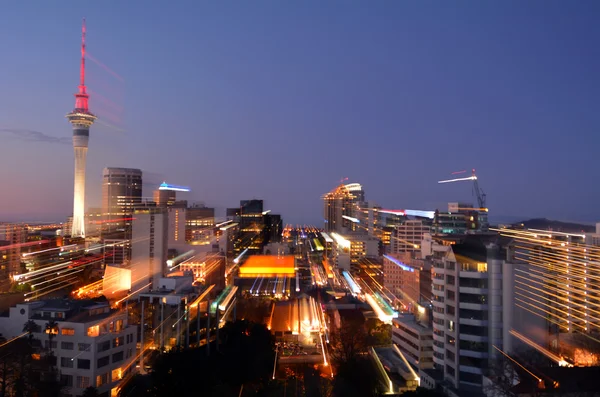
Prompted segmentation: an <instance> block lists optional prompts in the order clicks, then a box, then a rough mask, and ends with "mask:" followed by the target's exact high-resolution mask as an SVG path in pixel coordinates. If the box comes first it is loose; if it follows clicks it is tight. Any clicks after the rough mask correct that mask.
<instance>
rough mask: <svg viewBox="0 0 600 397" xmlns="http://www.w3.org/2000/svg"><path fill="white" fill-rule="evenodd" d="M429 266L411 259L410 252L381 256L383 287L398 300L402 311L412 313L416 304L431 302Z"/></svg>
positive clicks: (421, 261)
mask: <svg viewBox="0 0 600 397" xmlns="http://www.w3.org/2000/svg"><path fill="white" fill-rule="evenodd" d="M431 285H432V279H431V265H430V264H429V263H426V262H425V261H423V260H419V259H413V258H411V253H410V252H405V253H403V254H396V255H383V286H384V288H386V289H387V290H388V291H391V292H392V294H394V296H395V297H396V298H397V299H398V302H395V304H398V305H399V306H400V307H401V309H402V311H404V312H410V313H412V312H413V311H414V310H416V307H417V304H418V303H421V302H429V301H430V300H431Z"/></svg>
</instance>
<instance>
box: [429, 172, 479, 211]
mask: <svg viewBox="0 0 600 397" xmlns="http://www.w3.org/2000/svg"><path fill="white" fill-rule="evenodd" d="M465 172H467V171H457V172H453V173H452V175H457V174H463V173H465ZM460 181H473V192H474V194H475V196H476V197H477V204H478V205H479V208H478V210H480V211H486V212H487V207H486V199H487V196H486V194H485V193H484V192H483V189H481V188H480V187H479V182H478V179H477V175H476V174H475V168H473V170H472V172H471V176H468V177H464V178H454V179H446V180H443V181H438V183H450V182H460Z"/></svg>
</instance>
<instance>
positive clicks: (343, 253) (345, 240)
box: [331, 233, 379, 271]
mask: <svg viewBox="0 0 600 397" xmlns="http://www.w3.org/2000/svg"><path fill="white" fill-rule="evenodd" d="M331 237H332V238H333V241H334V244H333V258H334V261H335V263H336V266H337V267H338V268H339V269H341V270H348V271H349V270H351V269H353V268H354V269H355V268H357V267H358V262H359V261H360V260H361V259H363V258H373V257H377V256H378V255H379V240H378V239H376V238H374V237H371V236H368V235H361V234H348V235H341V234H338V233H331Z"/></svg>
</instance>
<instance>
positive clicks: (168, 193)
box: [153, 189, 177, 207]
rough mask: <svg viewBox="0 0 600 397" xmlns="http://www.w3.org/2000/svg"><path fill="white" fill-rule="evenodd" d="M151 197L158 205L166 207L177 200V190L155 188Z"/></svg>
mask: <svg viewBox="0 0 600 397" xmlns="http://www.w3.org/2000/svg"><path fill="white" fill-rule="evenodd" d="M153 198H154V202H155V203H156V205H157V206H158V207H168V206H171V205H173V204H175V201H177V192H176V191H175V190H166V189H156V190H155V191H154V197H153Z"/></svg>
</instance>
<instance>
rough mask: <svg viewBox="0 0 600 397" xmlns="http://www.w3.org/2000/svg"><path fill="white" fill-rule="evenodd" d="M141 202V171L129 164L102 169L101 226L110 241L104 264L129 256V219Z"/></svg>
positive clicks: (104, 236)
mask: <svg viewBox="0 0 600 397" xmlns="http://www.w3.org/2000/svg"><path fill="white" fill-rule="evenodd" d="M141 203H142V171H141V170H139V169H133V168H104V170H103V172H102V219H103V220H102V230H101V235H102V239H103V241H104V243H105V244H111V245H110V247H112V248H113V251H114V252H112V255H111V256H109V257H108V258H107V263H108V264H117V265H120V264H123V263H125V264H127V263H128V262H129V261H130V260H131V237H132V236H131V233H132V232H131V223H132V220H133V216H132V215H133V212H134V209H135V207H137V206H140V205H141Z"/></svg>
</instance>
